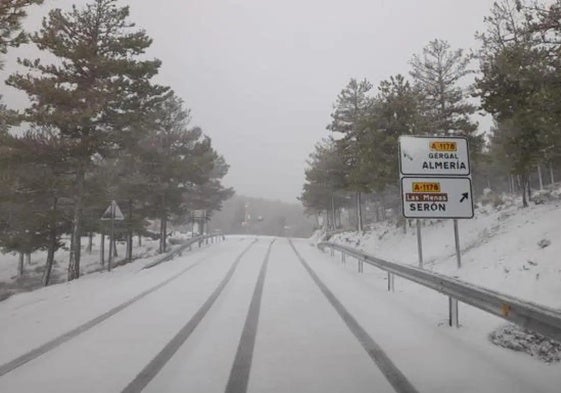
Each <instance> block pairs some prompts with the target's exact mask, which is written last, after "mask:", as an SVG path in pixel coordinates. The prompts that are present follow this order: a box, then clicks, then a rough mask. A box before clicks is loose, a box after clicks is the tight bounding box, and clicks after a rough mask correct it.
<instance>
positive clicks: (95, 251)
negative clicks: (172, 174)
mask: <svg viewBox="0 0 561 393" xmlns="http://www.w3.org/2000/svg"><path fill="white" fill-rule="evenodd" d="M187 238H190V235H186V234H181V233H179V232H176V233H174V236H172V237H170V250H171V249H172V248H174V247H175V245H176V244H178V243H180V242H182V241H184V240H185V239H187ZM63 242H64V243H65V246H64V247H63V248H61V249H60V250H58V251H57V252H56V254H55V263H54V266H53V273H52V277H53V280H52V282H53V283H60V282H64V281H66V270H67V268H68V258H69V250H68V247H69V244H70V241H69V239H68V238H64V239H63ZM100 245H101V236H100V235H99V234H98V235H96V236H94V238H93V241H92V249H91V252H90V251H89V250H88V237H83V238H82V254H81V260H80V270H81V274H90V273H93V272H97V271H100V270H103V269H104V267H103V266H101V255H100ZM158 247H159V240H152V239H150V238H147V237H143V238H142V241H141V245H139V244H138V239H137V238H136V237H135V238H134V242H133V260H136V259H139V258H148V257H155V256H157V255H159V253H158ZM125 249H126V242H124V241H122V242H117V255H118V256H117V257H115V258H114V259H113V261H114V262H113V263H114V264H115V263H119V262H123V261H124V258H125V252H126V251H125ZM108 253H109V239H108V237H106V238H105V267H106V266H107V258H108ZM46 260H47V252H46V251H36V252H34V253H33V254H31V263H30V264H27V263H25V265H24V270H25V273H24V276H23V277H18V261H19V256H18V254H17V253H4V254H0V301H2V300H4V299H5V298H7V297H9V296H11V295H12V294H14V293H18V292H25V291H28V290H34V289H37V288H39V287H41V277H42V274H43V271H44V270H45V262H46Z"/></svg>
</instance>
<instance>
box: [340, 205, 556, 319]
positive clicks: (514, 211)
mask: <svg viewBox="0 0 561 393" xmlns="http://www.w3.org/2000/svg"><path fill="white" fill-rule="evenodd" d="M520 206H521V203H520V201H517V200H515V201H510V200H508V199H507V203H506V205H503V206H502V207H499V208H492V207H490V206H479V207H478V208H477V209H476V214H475V217H474V219H472V220H460V222H459V228H460V229H459V231H460V243H461V249H462V253H461V254H462V268H461V269H458V268H457V263H456V252H455V244H454V229H453V222H452V220H440V221H436V220H426V221H425V223H424V224H425V225H424V226H423V228H422V239H423V257H424V268H425V269H428V270H431V271H435V272H439V273H443V274H446V275H449V276H453V277H456V278H459V279H461V280H464V281H468V282H471V283H474V284H477V285H480V286H483V287H487V288H490V289H493V290H496V291H499V292H503V293H506V294H509V295H512V296H515V297H518V298H521V299H524V300H529V301H533V302H536V303H539V304H543V305H546V306H549V307H553V308H558V309H561V260H560V259H559V255H561V199H557V200H553V201H549V202H547V203H544V204H540V205H533V204H532V206H531V207H529V208H527V209H523V208H521V207H520ZM331 241H334V242H337V243H341V244H345V245H347V246H352V247H356V248H359V249H361V250H363V251H365V252H366V253H368V254H371V255H374V256H376V257H379V258H382V259H386V260H388V261H392V262H397V263H403V264H410V265H415V266H416V265H418V253H417V236H416V228H415V227H414V226H411V227H410V228H408V229H407V233H406V234H405V233H403V227H400V228H397V227H396V226H395V225H392V224H390V223H387V222H386V223H379V224H376V225H375V226H374V228H373V229H372V230H371V231H368V232H366V233H365V234H364V235H362V234H358V233H343V234H338V235H334V236H333V237H332V239H331Z"/></svg>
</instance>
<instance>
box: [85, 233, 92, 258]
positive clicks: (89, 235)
mask: <svg viewBox="0 0 561 393" xmlns="http://www.w3.org/2000/svg"><path fill="white" fill-rule="evenodd" d="M92 248H93V232H89V233H88V247H87V248H86V251H87V252H88V254H91V253H92Z"/></svg>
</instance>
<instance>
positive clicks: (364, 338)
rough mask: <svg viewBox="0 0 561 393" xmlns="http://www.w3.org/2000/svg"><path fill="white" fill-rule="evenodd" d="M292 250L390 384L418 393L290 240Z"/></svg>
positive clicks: (403, 392) (402, 392)
mask: <svg viewBox="0 0 561 393" xmlns="http://www.w3.org/2000/svg"><path fill="white" fill-rule="evenodd" d="M289 242H290V246H291V247H292V250H294V252H295V253H296V256H297V257H298V259H299V260H300V262H301V263H302V265H303V266H304V268H305V269H306V271H307V272H308V274H309V275H310V276H311V277H312V280H313V281H314V282H315V283H316V285H317V286H318V287H319V289H320V290H321V292H322V293H323V294H324V295H325V297H326V298H327V300H329V303H331V305H332V306H333V308H335V310H336V311H337V313H338V314H339V316H340V317H341V318H342V319H343V321H344V322H345V324H346V325H347V327H348V328H349V330H350V331H351V332H352V333H353V334H354V336H355V337H356V338H357V340H358V341H359V342H360V344H361V345H362V347H363V348H364V349H365V351H366V352H367V353H368V356H370V358H371V359H372V360H373V361H374V363H375V364H376V365H377V366H378V368H379V369H380V371H381V372H382V373H383V374H384V376H385V377H386V379H387V380H388V382H389V383H390V384H391V385H392V386H393V388H394V389H395V391H396V392H398V393H418V391H417V389H415V387H414V386H413V385H412V384H411V383H410V382H409V380H408V379H407V377H405V375H404V374H403V373H402V372H401V371H400V370H399V369H398V368H397V366H396V365H395V364H394V363H393V362H392V361H391V359H390V358H389V357H388V355H386V353H385V352H384V350H383V349H382V348H381V347H380V346H379V345H378V344H376V342H375V341H374V339H373V338H372V337H370V335H369V334H368V333H367V332H366V330H364V329H363V328H362V326H360V324H359V323H358V322H357V320H356V319H355V318H354V317H353V316H352V315H351V314H350V313H349V311H347V309H346V308H345V306H343V304H342V303H341V302H340V301H339V300H338V299H337V298H336V297H335V295H334V294H333V292H331V291H330V290H329V288H327V286H326V285H325V284H324V283H323V281H321V279H320V278H319V277H318V275H317V274H316V273H315V272H314V271H313V270H312V268H311V267H310V265H308V263H307V262H306V260H305V259H304V258H303V257H302V256H301V255H300V253H299V252H298V250H297V249H296V247H294V244H293V243H292V240H289Z"/></svg>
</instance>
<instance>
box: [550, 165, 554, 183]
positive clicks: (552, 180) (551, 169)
mask: <svg viewBox="0 0 561 393" xmlns="http://www.w3.org/2000/svg"><path fill="white" fill-rule="evenodd" d="M549 177H550V178H551V179H550V180H551V184H553V183H555V176H553V164H552V163H549Z"/></svg>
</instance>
